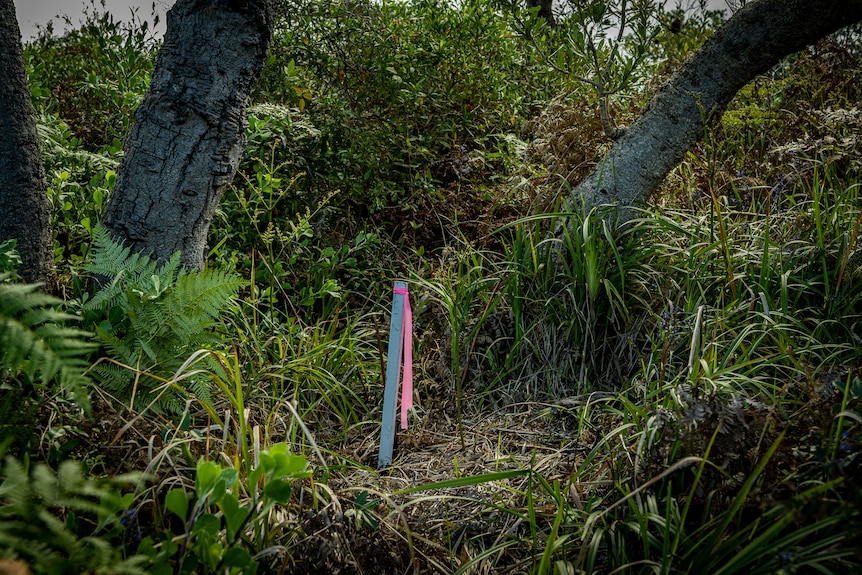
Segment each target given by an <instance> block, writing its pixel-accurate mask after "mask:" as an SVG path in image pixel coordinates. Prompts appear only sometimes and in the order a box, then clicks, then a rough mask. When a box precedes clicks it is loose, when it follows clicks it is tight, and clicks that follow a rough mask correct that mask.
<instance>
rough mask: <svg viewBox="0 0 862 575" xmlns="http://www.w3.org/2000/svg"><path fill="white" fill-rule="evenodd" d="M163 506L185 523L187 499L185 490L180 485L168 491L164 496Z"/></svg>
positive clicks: (187, 508)
mask: <svg viewBox="0 0 862 575" xmlns="http://www.w3.org/2000/svg"><path fill="white" fill-rule="evenodd" d="M165 507H167V509H168V511H170V512H171V513H173V514H174V515H176V516H177V517H179V518H180V519H182V520H183V523H185V522H186V517H187V516H188V510H189V500H188V497H186V492H185V490H184V489H183V488H182V487H177V488H176V489H171V490H170V491H168V494H167V495H166V496H165Z"/></svg>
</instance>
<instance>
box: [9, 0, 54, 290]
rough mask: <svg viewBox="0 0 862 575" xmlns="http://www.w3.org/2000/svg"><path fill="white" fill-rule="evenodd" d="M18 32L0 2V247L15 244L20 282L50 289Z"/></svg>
mask: <svg viewBox="0 0 862 575" xmlns="http://www.w3.org/2000/svg"><path fill="white" fill-rule="evenodd" d="M47 189H48V185H47V183H46V182H45V168H44V166H43V165H42V155H41V154H40V153H39V140H38V137H37V135H36V120H35V116H34V114H33V104H32V102H31V101H30V86H29V84H28V82H27V72H26V70H25V68H24V53H23V49H22V47H21V31H20V30H19V29H18V21H17V20H16V18H15V5H14V4H13V3H12V0H0V241H2V240H8V239H15V240H17V244H18V253H19V254H20V255H21V268H20V269H19V270H18V272H19V273H20V275H21V277H23V278H24V279H25V280H26V281H28V282H44V283H46V284H47V285H48V286H49V289H50V288H52V287H53V279H54V242H53V238H52V237H51V221H50V215H51V207H50V205H49V203H48V196H47V195H46V191H47Z"/></svg>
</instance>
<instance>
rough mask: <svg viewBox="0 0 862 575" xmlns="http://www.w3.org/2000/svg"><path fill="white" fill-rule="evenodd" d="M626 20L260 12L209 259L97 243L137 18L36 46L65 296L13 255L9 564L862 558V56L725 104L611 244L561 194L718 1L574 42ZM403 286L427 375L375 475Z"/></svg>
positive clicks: (829, 48) (1, 335) (512, 565)
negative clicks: (609, 122) (262, 55)
mask: <svg viewBox="0 0 862 575" xmlns="http://www.w3.org/2000/svg"><path fill="white" fill-rule="evenodd" d="M621 5H622V3H618V2H617V3H595V5H591V8H590V9H589V10H586V9H585V8H583V6H581V11H580V12H578V16H577V17H574V16H573V17H572V18H570V19H565V18H564V19H562V20H561V23H560V26H558V27H556V28H550V27H548V26H547V25H546V24H545V23H544V22H543V21H541V19H539V18H537V15H536V11H535V10H534V11H532V12H530V11H525V10H523V9H522V8H521V7H519V6H517V5H514V4H512V3H508V2H498V3H491V2H485V1H484V0H475V1H473V0H471V1H470V2H466V3H465V4H464V5H463V6H460V7H459V8H458V9H456V8H453V7H450V6H447V5H443V4H441V3H439V2H433V1H432V2H425V1H416V2H405V3H401V2H399V3H382V4H375V3H369V2H365V1H363V0H351V1H349V2H334V1H329V0H313V1H310V2H288V3H284V4H282V5H280V7H279V15H278V22H279V25H278V30H277V33H276V37H275V39H274V47H273V53H272V54H271V56H270V58H269V60H268V61H267V64H266V68H265V71H264V77H263V80H262V81H261V83H260V84H259V86H258V89H257V92H256V94H255V100H256V101H255V102H254V105H253V106H252V107H251V108H250V109H249V114H248V120H249V128H248V142H249V143H248V146H247V149H246V155H245V157H244V158H243V159H242V162H241V165H240V169H239V173H238V174H237V178H236V180H235V181H234V184H233V186H232V188H231V190H230V191H229V192H228V193H227V194H226V197H225V199H224V201H223V202H222V204H221V205H220V206H219V212H218V213H217V214H216V217H215V221H214V224H213V228H212V230H211V234H210V242H209V243H210V246H211V251H210V253H209V258H208V268H209V269H207V270H205V271H204V272H201V273H192V272H186V271H182V270H180V269H179V267H178V265H179V264H178V259H176V258H174V259H172V260H170V261H169V262H167V263H165V264H164V265H162V266H157V265H156V264H155V263H153V262H151V261H150V260H149V259H148V258H147V257H145V256H141V255H136V254H131V253H129V251H128V249H126V248H124V247H123V246H122V245H117V244H116V243H113V242H112V240H111V239H110V238H109V237H108V235H107V233H106V232H105V231H104V230H103V229H102V228H100V227H98V226H97V222H98V220H99V218H100V217H101V213H102V209H103V206H104V201H105V199H106V197H107V196H108V194H110V191H111V188H112V186H113V182H114V181H115V178H116V174H115V173H114V170H115V169H116V166H117V161H118V158H119V153H120V147H121V144H120V142H121V141H122V138H123V137H124V134H125V131H126V130H127V129H128V126H129V123H130V121H131V113H130V112H131V110H132V109H133V108H134V105H135V104H136V102H137V101H138V100H139V99H140V98H141V97H142V96H143V91H144V89H145V88H146V83H147V81H148V76H149V73H150V69H151V66H152V62H153V56H154V53H155V49H156V47H157V44H156V43H155V41H154V40H153V39H152V38H150V36H149V31H148V28H145V27H143V26H138V27H135V26H134V25H133V26H131V27H129V28H125V27H123V25H120V24H117V23H115V22H114V20H113V19H112V18H111V17H110V16H109V15H100V14H94V15H92V17H91V18H90V20H89V21H88V22H87V23H86V24H85V26H83V27H82V28H80V29H75V30H71V31H69V32H67V33H66V34H64V35H62V36H60V37H50V36H48V35H43V37H40V38H39V39H37V40H36V41H34V42H31V43H30V44H29V45H28V46H27V58H28V66H29V72H30V79H31V83H32V86H33V100H34V105H35V107H36V109H37V112H38V113H39V118H40V121H39V124H40V138H41V141H42V150H43V153H44V156H45V163H46V167H47V172H48V181H49V190H48V193H49V198H50V200H51V203H52V214H53V218H52V219H53V225H54V231H55V254H56V256H57V261H58V269H59V272H60V274H61V275H62V280H63V283H64V285H66V294H65V297H66V301H62V300H60V299H54V298H50V297H48V296H44V295H40V292H38V290H37V288H36V287H35V286H27V285H23V284H21V283H20V282H19V281H17V280H16V278H15V277H14V271H15V267H16V263H17V261H18V259H17V254H16V253H15V251H14V246H13V245H10V244H2V246H0V323H2V325H3V326H4V327H3V330H2V331H0V340H2V348H0V349H2V352H0V369H2V371H0V418H2V422H3V426H4V427H3V437H2V438H0V452H2V453H4V454H6V455H8V457H7V459H6V462H5V463H4V466H3V469H2V472H0V518H2V519H3V520H2V521H0V570H2V569H7V568H12V567H14V566H17V567H21V566H23V565H24V564H27V566H28V567H29V569H30V570H31V571H32V572H34V573H61V572H69V573H72V572H83V571H85V570H87V571H88V572H89V571H94V572H95V571H99V572H126V573H144V572H149V573H216V572H218V573H255V572H258V573H262V572H274V573H276V572H279V573H280V572H285V573H287V572H293V573H307V572H344V573H363V572H364V573H367V572H393V573H394V572H404V571H411V570H412V571H414V572H423V573H424V572H429V573H430V572H439V573H507V572H508V573H541V574H544V573H556V574H574V573H609V574H610V573H671V572H677V573H743V572H745V573H808V572H820V573H850V572H854V571H855V570H858V569H859V566H860V565H862V550H860V546H859V540H860V539H859V536H860V534H862V517H860V504H862V501H860V495H859V493H860V492H862V489H860V485H859V479H858V478H859V477H860V476H862V473H860V469H859V467H860V461H862V458H860V456H859V450H860V446H862V375H860V365H862V357H860V349H862V318H860V313H862V311H860V310H862V301H860V298H862V257H860V247H859V246H860V242H862V238H860V237H859V236H860V233H862V198H860V184H859V182H860V165H859V163H858V144H857V142H858V139H859V137H860V133H862V130H860V128H862V119H860V117H859V114H858V110H857V107H858V102H859V97H860V93H859V90H858V88H857V86H858V85H859V83H858V75H859V71H860V70H861V69H862V66H860V62H859V60H858V53H859V52H858V47H857V45H856V44H855V43H854V42H858V40H857V39H854V38H853V37H852V35H851V36H845V37H843V39H842V38H831V39H828V40H825V41H824V42H822V43H820V44H818V45H817V46H815V47H812V48H811V49H809V50H806V51H804V52H802V53H800V54H797V55H795V56H793V57H791V58H788V59H787V60H785V61H784V62H782V64H781V65H780V66H778V67H776V68H775V69H773V70H771V71H770V72H769V73H768V74H765V75H763V76H761V77H759V78H758V79H757V80H755V81H754V82H753V83H752V84H750V85H749V86H747V87H746V88H745V89H744V90H743V91H741V92H740V94H739V95H738V96H737V98H736V99H735V100H734V102H733V103H732V104H731V106H730V107H729V109H728V111H727V113H726V114H725V116H724V117H723V119H722V120H721V122H720V123H718V124H716V125H714V126H710V127H709V130H708V131H707V136H706V137H705V139H704V140H703V141H702V142H701V143H700V144H698V145H697V146H696V147H695V148H693V149H692V150H691V151H690V152H689V154H688V155H687V157H686V158H685V159H684V160H683V161H682V162H681V164H680V165H679V166H678V167H677V169H676V170H675V171H674V172H673V173H672V174H671V175H670V176H669V177H668V178H667V179H666V181H665V182H664V184H663V186H662V188H661V189H660V190H659V192H658V193H657V194H655V196H654V197H653V198H652V200H651V202H650V203H649V205H647V206H642V207H641V208H640V209H639V211H638V212H637V217H636V218H635V219H634V220H633V221H631V222H629V223H628V224H627V225H626V226H625V227H623V228H621V229H619V228H616V227H614V226H613V225H612V222H613V217H612V216H613V214H612V212H611V211H610V210H611V209H612V208H611V207H607V206H604V207H601V208H597V209H595V210H592V211H590V212H589V213H587V214H579V213H574V214H571V213H557V212H555V208H554V206H556V205H558V204H559V201H558V198H559V195H560V194H561V193H563V194H564V193H566V192H567V191H568V190H569V189H571V186H573V185H574V184H575V183H576V182H577V180H578V179H579V178H580V177H582V176H583V175H585V174H586V173H587V172H588V171H589V169H590V167H591V166H592V165H593V163H594V162H595V160H596V159H598V158H599V157H600V156H601V154H603V153H604V151H606V149H607V148H608V146H609V145H610V144H611V140H610V139H609V138H608V137H607V135H606V134H605V133H604V129H603V124H604V123H605V120H606V118H603V117H602V116H603V113H604V112H607V113H610V114H612V115H613V116H614V121H615V122H616V123H617V124H624V123H626V122H628V121H629V120H631V119H632V118H634V117H635V115H636V114H637V112H638V110H639V108H640V106H642V105H643V103H644V102H645V101H646V100H647V99H648V97H649V95H650V94H651V93H652V91H653V90H654V89H655V88H656V87H657V86H656V85H655V84H657V81H658V79H659V78H662V77H665V75H666V74H667V73H669V72H670V71H672V70H673V69H674V68H675V67H676V66H678V65H679V63H680V62H681V61H682V60H683V58H684V57H685V55H686V54H687V53H688V52H689V51H690V50H692V49H693V48H695V47H696V46H697V45H698V43H699V42H701V41H702V40H703V38H704V37H705V36H706V35H708V34H709V33H710V31H711V30H712V29H713V28H714V26H715V25H717V24H718V22H719V20H720V18H719V16H718V15H716V14H713V13H704V12H686V11H682V10H658V9H653V8H652V7H649V6H647V4H646V3H631V4H630V5H629V7H630V8H631V7H634V9H644V10H647V9H648V10H647V13H645V15H646V16H647V18H646V19H645V20H632V21H631V22H634V23H635V24H630V25H632V26H635V25H638V26H640V25H643V26H644V28H643V29H642V30H640V32H642V33H643V34H644V36H643V38H644V39H649V40H650V42H648V43H647V45H646V46H645V47H644V46H642V47H641V48H642V49H643V50H646V51H645V52H638V50H639V48H638V44H637V42H635V41H634V39H632V38H627V39H626V40H625V43H623V44H619V45H615V44H614V43H613V42H614V41H613V38H611V37H608V36H607V35H605V36H602V37H601V38H600V37H599V36H596V37H595V38H592V37H591V39H589V40H588V39H587V38H586V36H585V34H588V33H589V31H590V30H593V32H596V31H600V30H607V23H606V22H605V20H607V19H608V18H612V17H615V14H616V13H615V12H614V10H618V9H619V7H620V6H621ZM650 10H654V11H650ZM642 15H644V14H642ZM677 20H678V21H677ZM590 42H595V43H594V44H593V49H595V50H596V52H595V54H594V56H595V61H594V62H592V63H589V62H587V63H585V62H584V61H583V58H582V56H583V55H584V53H588V52H589V50H590V48H589V46H590ZM614 50H620V53H619V55H614ZM585 51H586V52H585ZM85 54H86V55H88V56H87V57H86V58H84V56H83V55H85ZM608 61H610V62H611V63H612V64H613V63H614V62H616V63H617V67H613V66H612V67H613V70H612V71H611V72H608V73H607V75H606V76H603V77H602V78H599V79H595V78H594V77H592V76H590V74H591V73H592V72H591V70H592V69H593V68H595V67H596V65H598V73H599V74H601V73H602V70H603V69H604V66H603V65H602V63H603V62H608ZM596 63H598V64H596ZM627 67H628V68H627ZM83 68H87V70H86V73H79V71H81V70H83ZM629 68H630V69H629ZM627 70H628V71H627ZM563 72H568V73H570V76H571V77H569V75H566V74H564V73H563ZM576 77H581V80H576V79H575V78H576ZM80 78H83V80H76V79H80ZM591 78H592V80H591V81H592V83H590V79H591ZM651 78H652V79H651ZM583 79H586V80H588V81H586V82H584V81H582V80H583ZM625 79H630V80H631V81H630V82H628V83H626V82H623V80H625ZM599 85H600V86H601V88H600V89H599ZM606 90H610V91H609V92H608V91H606ZM602 106H605V107H606V108H607V109H606V110H604V112H603V111H601V109H602ZM394 280H403V281H407V282H408V284H409V286H410V294H411V298H412V303H413V318H414V333H415V337H414V343H415V350H414V358H415V365H414V372H415V384H416V389H417V395H416V402H415V408H414V410H413V412H412V413H411V415H410V428H409V429H408V430H406V431H399V435H398V444H397V446H396V454H395V455H396V456H395V461H394V465H393V466H391V467H390V468H387V469H384V470H377V469H374V465H375V462H376V461H377V441H378V433H379V428H380V420H381V406H380V404H381V403H382V402H381V398H382V393H383V387H384V382H383V377H384V376H383V374H384V373H385V362H386V360H387V358H386V357H385V352H384V350H385V349H386V342H387V340H388V334H387V333H386V331H385V327H386V326H387V325H388V323H389V322H388V319H389V318H388V314H389V311H390V310H389V306H390V305H391V293H392V292H391V290H392V282H393V281H394ZM85 330H87V331H85ZM40 460H43V461H44V462H43V461H40ZM49 465H50V468H49V467H48V466H49ZM51 468H53V469H55V470H56V471H52V470H51ZM127 472H133V473H132V474H131V475H127V474H126V473H127ZM141 473H142V474H143V475H141ZM10 566H12V567H10Z"/></svg>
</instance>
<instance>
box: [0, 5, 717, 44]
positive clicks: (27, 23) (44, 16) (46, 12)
mask: <svg viewBox="0 0 862 575" xmlns="http://www.w3.org/2000/svg"><path fill="white" fill-rule="evenodd" d="M102 1H104V4H105V8H106V9H107V10H108V12H110V13H111V15H112V16H113V17H114V19H115V20H129V19H131V10H133V9H136V10H137V16H138V18H139V19H142V20H147V21H149V22H152V20H153V18H152V14H153V10H155V11H156V12H157V13H158V14H159V16H160V20H161V23H160V24H159V27H158V28H157V31H162V32H163V31H164V25H165V17H164V16H165V12H167V11H168V9H169V8H170V7H171V6H172V5H173V3H174V0H14V3H15V12H16V14H17V15H18V26H19V27H20V28H21V36H22V37H23V38H24V40H28V39H30V38H32V37H33V36H34V35H35V34H36V30H37V24H42V25H44V24H46V23H47V22H48V21H50V20H54V31H55V33H59V32H62V31H63V29H64V27H65V24H64V22H63V20H62V18H57V17H58V16H62V15H67V16H69V18H70V19H71V20H72V22H73V23H75V24H76V23H78V22H80V20H81V18H82V15H83V14H84V8H85V7H90V8H92V6H93V4H95V5H96V6H98V7H99V8H100V10H101V3H102ZM675 1H676V0H668V4H669V5H671V4H674V3H675ZM678 1H680V2H681V3H682V4H683V5H687V4H691V3H696V1H697V0H678ZM708 4H709V6H710V8H712V9H719V10H722V9H727V4H728V2H727V0H708ZM90 11H92V9H90Z"/></svg>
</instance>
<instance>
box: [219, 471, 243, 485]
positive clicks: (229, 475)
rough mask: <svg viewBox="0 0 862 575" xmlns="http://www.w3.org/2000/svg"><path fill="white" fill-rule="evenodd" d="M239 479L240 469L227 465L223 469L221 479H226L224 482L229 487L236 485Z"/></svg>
mask: <svg viewBox="0 0 862 575" xmlns="http://www.w3.org/2000/svg"><path fill="white" fill-rule="evenodd" d="M238 479H239V471H237V470H236V469H234V468H233V467H227V468H225V469H222V472H221V480H222V481H224V484H225V486H226V487H227V488H228V489H230V488H231V487H233V486H234V485H236V482H237V480H238Z"/></svg>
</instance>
